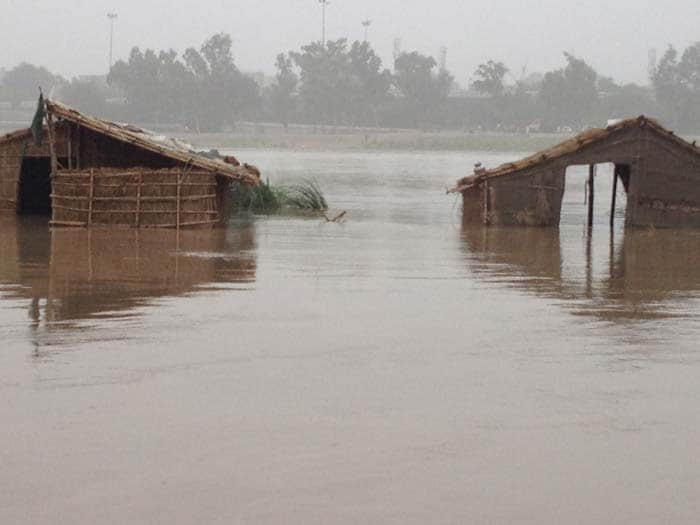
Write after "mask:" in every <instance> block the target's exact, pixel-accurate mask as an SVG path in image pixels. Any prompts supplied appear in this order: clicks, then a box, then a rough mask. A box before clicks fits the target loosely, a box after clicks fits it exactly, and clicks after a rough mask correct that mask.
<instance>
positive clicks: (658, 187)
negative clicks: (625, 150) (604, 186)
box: [627, 131, 700, 228]
mask: <svg viewBox="0 0 700 525" xmlns="http://www.w3.org/2000/svg"><path fill="white" fill-rule="evenodd" d="M631 181H632V182H631V188H630V196H629V199H628V203H630V204H628V211H627V224H629V225H633V226H653V227H656V228H676V227H692V228H700V155H698V154H697V153H695V152H694V151H692V149H690V148H684V147H682V146H679V145H678V143H677V142H675V141H674V140H673V139H671V138H667V137H663V136H660V135H658V134H656V133H651V132H649V131H647V133H646V135H645V137H644V153H643V154H642V156H641V162H640V166H639V174H638V176H637V177H634V176H633V177H632V178H631Z"/></svg>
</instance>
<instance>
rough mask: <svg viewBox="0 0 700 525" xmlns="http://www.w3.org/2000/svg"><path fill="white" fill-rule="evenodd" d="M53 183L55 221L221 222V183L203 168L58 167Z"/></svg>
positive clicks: (169, 224) (79, 223) (165, 225)
mask: <svg viewBox="0 0 700 525" xmlns="http://www.w3.org/2000/svg"><path fill="white" fill-rule="evenodd" d="M51 187H52V193H51V200H52V220H51V224H52V225H55V226H94V225H124V226H133V227H136V228H139V227H141V228H149V227H152V228H186V227H189V226H203V225H214V224H217V223H218V222H219V221H220V202H221V198H220V197H221V195H220V193H221V189H220V188H221V187H220V186H219V184H217V180H216V175H214V174H212V173H211V172H208V171H204V170H197V169H187V168H168V169H155V170H154V169H148V168H126V169H117V168H95V169H82V170H58V171H57V172H56V174H55V175H53V176H52V178H51Z"/></svg>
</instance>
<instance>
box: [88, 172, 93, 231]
mask: <svg viewBox="0 0 700 525" xmlns="http://www.w3.org/2000/svg"><path fill="white" fill-rule="evenodd" d="M94 198H95V172H94V170H90V200H89V201H88V221H87V222H88V226H91V225H92V201H93V200H94Z"/></svg>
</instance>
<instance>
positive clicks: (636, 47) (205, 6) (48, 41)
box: [0, 0, 700, 83]
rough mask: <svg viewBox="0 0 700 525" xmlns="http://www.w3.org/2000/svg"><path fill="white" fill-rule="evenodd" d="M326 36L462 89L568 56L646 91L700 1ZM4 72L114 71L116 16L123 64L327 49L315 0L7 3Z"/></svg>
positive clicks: (266, 59) (355, 9)
mask: <svg viewBox="0 0 700 525" xmlns="http://www.w3.org/2000/svg"><path fill="white" fill-rule="evenodd" d="M331 2H332V3H331V5H330V6H329V8H328V36H329V38H336V37H340V36H348V37H349V38H351V39H361V38H362V32H363V29H362V26H361V21H362V20H363V19H365V18H370V19H372V20H373V24H372V27H371V29H370V41H371V42H372V44H373V45H374V46H375V48H376V49H377V50H378V51H379V53H380V54H381V56H382V58H383V59H384V61H385V65H386V66H389V65H390V62H391V56H392V49H393V41H394V39H395V38H401V40H402V48H403V49H404V50H414V49H415V50H418V51H420V52H423V53H428V54H432V55H433V56H435V57H436V58H437V56H438V54H439V50H440V48H441V47H442V46H446V47H447V48H448V68H449V69H450V70H451V71H452V72H453V74H454V75H455V76H456V77H457V80H458V81H459V82H460V83H465V82H466V80H467V79H468V78H469V77H470V76H471V73H472V72H473V70H474V69H475V67H476V66H477V65H478V64H479V63H480V62H481V61H484V60H486V59H489V58H495V59H498V60H503V61H505V62H506V64H507V65H508V66H509V67H510V68H511V70H512V71H513V72H514V75H516V76H517V75H519V74H520V71H522V68H523V67H527V70H528V72H532V71H544V70H549V69H553V68H556V67H560V66H561V64H562V62H563V58H562V51H564V50H568V51H573V52H574V53H576V54H578V55H580V56H582V57H583V58H585V59H586V60H587V61H588V62H589V63H591V64H592V65H593V66H595V67H596V68H597V69H598V70H599V72H600V73H602V74H605V75H610V76H613V77H615V78H616V79H618V80H624V81H636V82H644V81H645V80H646V70H647V57H648V50H649V49H650V48H656V49H658V52H659V55H661V54H662V52H663V50H664V49H665V47H666V46H667V45H668V44H670V43H671V44H674V45H675V46H676V47H679V48H683V47H685V46H686V45H688V44H690V43H692V42H694V41H697V40H700V1H698V0H674V1H673V2H660V1H658V0H657V1H651V0H616V1H612V2H611V1H610V0H578V1H576V2H567V1H564V0H558V1H557V0H536V1H534V2H532V1H530V2H526V1H524V0H500V1H498V2H483V1H482V2H470V1H459V0H432V1H417V0H331ZM0 4H2V5H3V7H2V9H1V10H0V13H1V15H2V16H0V50H2V52H1V53H2V54H0V67H12V66H14V65H16V64H17V63H19V62H21V61H30V62H33V63H38V64H41V65H44V66H47V67H48V68H50V69H52V70H54V71H56V72H59V73H61V74H63V75H66V76H73V75H77V74H90V73H102V72H105V70H106V69H107V50H108V21H107V18H106V16H105V14H106V13H107V11H112V10H113V11H116V12H118V13H119V19H118V21H117V24H116V40H115V57H117V58H119V57H125V56H127V54H128V52H129V50H130V49H131V47H133V46H140V47H151V48H156V49H162V48H171V47H172V48H174V49H176V50H177V51H183V50H184V49H185V48H186V47H189V46H193V45H194V46H197V47H198V46H199V45H200V44H201V42H202V41H203V40H204V39H205V38H206V37H207V36H209V35H210V34H212V33H215V32H219V31H225V32H228V33H230V34H231V35H233V37H234V52H235V56H236V62H237V64H238V65H239V67H241V69H244V70H246V71H267V72H271V71H273V68H274V66H273V64H274V57H275V55H276V54H277V53H278V52H280V51H288V50H290V49H296V48H298V47H299V46H300V45H301V44H304V43H307V42H309V41H311V40H317V39H320V7H319V4H318V0H200V1H191V0H181V1H174V0H139V1H136V0H121V1H115V0H112V1H105V0H61V1H60V2H58V1H55V0H0Z"/></svg>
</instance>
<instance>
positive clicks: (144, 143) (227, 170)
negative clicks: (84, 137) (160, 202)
mask: <svg viewBox="0 0 700 525" xmlns="http://www.w3.org/2000/svg"><path fill="white" fill-rule="evenodd" d="M46 109H47V112H48V113H49V114H51V115H53V116H54V117H56V118H59V119H63V120H67V121H69V122H73V123H75V124H78V125H80V126H82V127H85V128H87V129H90V130H92V131H94V132H96V133H100V134H103V135H106V136H109V137H111V138H113V139H115V140H119V141H121V142H125V143H128V144H133V145H134V146H136V147H138V148H142V149H145V150H148V151H152V152H153V153H157V154H159V155H162V156H164V157H168V158H171V159H174V160H177V161H180V162H183V163H186V164H190V165H192V166H194V167H197V168H201V169H204V170H207V171H209V172H211V173H213V174H215V175H219V176H222V177H226V178H228V179H230V180H233V181H236V182H240V183H242V184H248V185H255V184H257V183H258V182H259V181H260V178H259V175H257V173H256V172H255V171H253V170H251V169H249V168H247V167H246V166H245V165H244V166H234V165H232V164H228V163H226V162H224V161H223V159H216V158H209V157H205V156H203V155H201V154H199V153H197V152H196V151H194V150H193V149H192V148H191V146H189V145H187V144H185V143H184V142H181V141H178V140H177V139H169V138H166V137H164V136H159V135H155V134H153V133H150V132H148V131H146V130H143V129H141V128H138V127H135V126H131V125H129V124H117V123H114V122H109V121H106V120H100V119H97V118H95V117H90V116H88V115H84V114H82V113H80V112H79V111H78V110H77V109H74V108H71V107H70V106H67V105H65V104H62V103H60V102H56V101H53V100H47V101H46ZM16 133H21V132H16ZM24 133H27V131H24ZM20 136H21V135H20ZM0 140H1V139H0Z"/></svg>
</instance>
